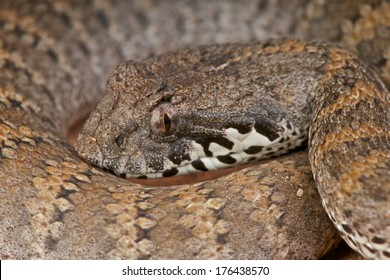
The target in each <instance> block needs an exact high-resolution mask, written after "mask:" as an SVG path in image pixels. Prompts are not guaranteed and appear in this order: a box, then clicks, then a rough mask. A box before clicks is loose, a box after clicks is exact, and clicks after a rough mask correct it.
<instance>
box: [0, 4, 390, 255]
mask: <svg viewBox="0 0 390 280" xmlns="http://www.w3.org/2000/svg"><path fill="white" fill-rule="evenodd" d="M124 2H125V1H124ZM161 2H162V1H155V3H154V2H152V1H151V2H143V1H140V2H139V3H138V2H137V3H132V2H131V3H129V2H125V3H122V2H120V1H118V2H115V3H107V2H105V1H93V2H92V4H91V3H84V2H83V1H74V3H73V2H72V1H53V2H44V1H42V3H36V2H34V3H29V2H28V1H1V3H0V38H1V44H0V106H1V109H0V119H1V121H0V137H1V139H2V141H1V148H0V180H1V191H0V248H1V249H0V256H1V257H2V258H47V259H48V258H279V259H281V258H290V259H291V258H299V259H302V258H318V257H320V256H322V255H324V254H325V253H326V252H327V251H329V250H330V249H331V248H332V247H334V245H335V244H336V243H337V242H338V239H339V238H338V236H337V233H336V231H335V230H334V228H333V226H332V224H331V223H330V222H329V221H328V220H327V216H326V213H325V212H324V211H323V210H322V208H321V206H320V205H319V203H318V201H319V197H318V194H317V192H316V190H315V189H314V188H313V184H314V183H313V180H312V178H311V175H310V174H311V173H310V168H309V165H308V161H307V158H306V156H305V154H304V153H303V152H300V153H297V154H293V155H288V156H285V157H282V158H280V159H278V160H277V161H273V162H269V163H266V164H265V165H262V166H261V168H254V167H252V168H246V169H244V170H242V171H239V172H235V173H233V174H230V175H228V176H226V177H222V178H219V179H217V180H215V181H211V182H206V183H200V184H195V185H185V186H180V187H170V188H153V187H142V186H139V185H135V184H132V183H129V182H127V181H125V180H123V179H121V178H117V177H115V176H113V175H110V174H108V173H105V172H103V171H100V170H98V169H96V168H94V167H92V166H89V165H87V164H86V163H84V162H83V161H81V160H80V159H79V157H78V156H77V154H76V153H75V151H74V149H73V147H72V146H70V145H69V144H68V143H67V142H66V141H65V138H64V134H65V132H66V131H67V130H68V127H69V124H71V123H72V122H73V121H74V120H75V116H76V115H80V113H82V112H83V111H88V110H89V108H90V107H92V106H94V105H95V104H96V102H97V100H98V99H99V97H100V96H101V93H102V88H103V85H104V83H105V82H104V78H102V77H107V76H108V73H109V71H111V69H113V68H114V66H115V65H116V64H118V62H119V61H120V60H122V59H123V58H124V57H126V58H133V59H136V60H142V59H143V58H146V57H148V56H149V55H151V54H159V53H162V52H163V51H166V50H171V49H176V48H179V47H183V46H188V45H191V46H194V45H196V44H203V43H214V42H218V43H220V42H229V41H249V40H251V39H261V38H263V37H264V36H266V34H271V35H298V36H303V37H306V36H307V37H314V35H312V34H320V33H321V32H318V31H317V30H315V28H314V31H311V29H310V28H311V25H310V24H307V23H308V22H311V21H314V22H321V19H324V18H327V16H326V13H327V12H329V13H330V14H332V16H333V17H334V20H333V21H331V22H327V21H325V23H323V25H324V26H325V27H324V28H329V26H332V25H336V26H338V27H337V28H332V29H331V30H334V32H331V33H330V32H323V35H324V37H323V39H330V40H342V39H343V40H344V41H345V43H346V44H347V45H350V46H351V47H350V48H351V49H352V50H355V51H358V52H363V53H370V56H369V57H368V62H369V63H371V65H373V66H374V67H375V68H376V70H377V71H378V73H380V74H381V77H382V79H383V80H384V81H385V82H386V81H387V82H388V81H389V77H388V73H389V71H388V68H389V62H388V59H387V58H388V57H389V55H388V52H389V50H388V49H386V46H387V48H388V46H389V44H388V43H387V44H386V43H383V41H384V42H388V38H389V36H382V37H381V36H375V35H376V34H377V33H378V32H377V30H380V31H381V34H383V30H385V32H386V31H387V32H388V26H389V24H388V17H384V16H383V15H388V14H389V13H388V12H387V11H388V9H389V8H388V7H389V6H388V4H387V3H384V4H378V5H377V6H375V7H374V8H373V9H371V8H370V7H369V6H367V5H363V6H361V7H360V8H359V5H357V4H356V3H354V4H351V5H352V7H350V9H340V10H342V12H341V13H344V12H346V11H347V12H346V13H348V16H351V18H354V19H355V20H354V21H347V22H344V21H343V22H342V21H341V20H340V19H344V18H345V17H342V16H339V15H338V14H337V13H335V12H334V10H332V7H337V4H333V5H331V4H330V5H326V6H325V5H323V4H321V1H318V2H316V1H313V2H312V3H309V4H308V5H307V6H305V7H303V8H300V7H301V4H302V3H299V1H286V3H278V4H277V5H275V6H273V5H274V4H265V3H262V2H261V1H260V2H259V3H253V4H251V5H248V6H245V7H244V5H239V4H236V3H234V1H232V2H224V3H215V4H214V3H208V1H205V2H207V3H202V4H203V5H198V4H196V3H195V4H192V3H181V4H177V3H176V5H173V3H169V2H164V3H161ZM302 2H305V1H302ZM377 2H380V1H377ZM75 3H77V6H76V4H75ZM235 5H239V8H238V7H235ZM252 5H253V6H252ZM281 5H288V7H285V9H279V7H280V6H281ZM182 6H186V7H182ZM291 11H296V13H291ZM302 13H303V14H304V15H305V16H304V17H302ZM357 15H361V18H362V19H361V20H360V21H359V19H356V18H357V17H356V16H357ZM301 17H302V18H303V19H302V21H299V23H298V24H296V25H295V26H294V25H293V24H292V23H294V22H296V21H295V19H297V18H299V19H300V18H301ZM280 18H283V19H284V20H283V22H278V21H276V22H275V19H280ZM365 18H368V19H369V20H368V23H366V21H364V19H365ZM386 20H387V21H386ZM341 22H342V24H341ZM321 24H322V23H321ZM321 24H318V25H321ZM291 26H293V27H291ZM313 26H315V27H316V28H317V24H315V25H313ZM341 26H342V27H343V31H341ZM365 26H368V27H367V30H368V31H367V30H366V29H364V28H361V27H365ZM358 27H359V28H358ZM362 30H363V31H362ZM266 32H267V33H266ZM343 32H344V33H343ZM372 33H373V34H374V36H369V35H365V37H364V36H360V34H372ZM349 34H352V35H351V36H350V37H348V35H349ZM342 35H345V36H344V37H343V36H342ZM327 36H329V37H330V38H328V37H327ZM359 36H360V37H359ZM341 37H343V38H341ZM376 38H379V42H378V41H374V42H373V43H372V44H370V43H369V42H370V41H371V40H374V39H376ZM381 40H382V41H381ZM386 40H387V41H386ZM292 42H295V41H292ZM283 44H287V45H289V44H291V41H289V40H287V41H285V43H283V42H282V43H281V45H283ZM296 44H297V45H298V46H299V45H300V44H301V43H299V42H296ZM119 46H120V47H119ZM370 46H374V47H373V48H372V49H373V50H375V51H370ZM376 46H379V47H376ZM381 46H383V47H381ZM287 51H290V50H289V49H288V48H287ZM337 52H339V50H338V49H336V50H335V53H336V54H337ZM340 52H341V53H340V54H338V55H337V56H336V57H335V58H332V60H331V61H330V62H329V65H330V66H329V68H330V69H329V72H328V73H329V75H324V77H323V79H327V78H328V79H332V77H334V73H336V74H337V73H338V72H337V69H339V67H342V65H343V63H348V62H349V61H350V60H353V59H354V58H353V57H351V55H350V53H345V52H343V51H340ZM378 57H380V58H381V59H378ZM344 58H345V59H344ZM341 69H343V68H341ZM332 75H333V76H332ZM368 83H369V84H368V85H363V87H362V88H360V86H361V85H356V91H357V90H359V91H362V92H363V93H361V95H362V96H365V97H366V98H367V101H370V100H371V101H373V104H375V106H376V103H378V102H377V100H379V101H380V102H379V103H380V105H379V107H382V108H388V107H389V106H388V96H387V95H386V94H385V93H384V92H385V90H384V89H383V87H381V85H380V84H376V83H372V82H371V80H368ZM365 86H366V87H367V86H371V87H374V88H375V89H376V90H375V91H374V92H375V95H376V96H375V95H373V96H370V94H368V93H367V94H366V92H367V90H366V89H365ZM359 96H360V95H359ZM376 97H377V98H376ZM378 97H383V98H378ZM326 98H331V97H326ZM318 102H320V101H318ZM328 102H330V101H328ZM386 102H387V103H386ZM368 103H369V102H368ZM326 104H328V103H326ZM329 104H330V105H331V103H329ZM361 108H362V109H361V110H365V108H366V107H365V106H363V107H361ZM328 110H331V109H328ZM387 110H388V109H387ZM324 112H326V111H324ZM370 112H371V111H370ZM368 114H369V116H373V115H371V113H368ZM384 114H388V112H387V111H386V110H384ZM384 114H381V118H378V119H377V120H378V121H379V122H380V121H382V123H379V124H378V123H377V122H373V123H372V125H369V126H368V127H363V126H362V129H361V130H362V131H365V132H366V133H369V134H370V135H371V134H373V135H374V137H375V135H378V137H377V138H378V139H379V138H380V137H379V136H380V135H382V138H383V139H382V140H380V141H379V142H378V141H376V140H375V141H374V140H373V142H372V143H371V142H369V144H368V145H374V144H375V145H376V144H378V146H371V149H370V150H371V151H373V154H371V155H367V154H364V153H363V154H360V155H359V156H360V158H359V157H354V158H349V157H345V159H346V160H347V161H348V160H349V161H353V162H357V163H356V164H353V166H354V170H352V171H350V173H351V172H352V173H357V174H362V173H364V172H366V171H364V170H362V169H361V164H359V162H360V161H361V160H367V162H369V163H370V164H372V166H374V167H375V164H378V165H383V164H386V162H387V164H388V158H386V156H388V154H389V153H388V146H386V143H387V142H388V134H386V133H388V131H389V130H388V127H386V125H387V123H386V121H385V120H386V118H384ZM315 115H316V116H318V120H317V121H316V122H315V123H317V124H321V123H322V120H323V119H324V118H326V117H327V116H328V115H324V116H321V113H315ZM336 118H340V116H338V115H336ZM387 119H388V118H387ZM343 122H345V121H343ZM368 124H371V123H368ZM341 128H342V127H341ZM318 129H324V132H323V133H319V136H314V137H319V138H314V137H313V139H312V143H313V144H312V145H313V149H312V150H311V151H314V150H317V149H318V150H319V151H320V152H319V153H314V152H311V155H310V157H311V158H312V162H314V163H315V162H317V161H319V162H322V161H325V162H326V161H328V160H331V158H329V156H328V155H332V153H336V152H337V151H338V149H343V147H344V146H343V145H342V143H343V142H340V143H339V142H338V143H336V144H334V145H327V143H328V142H327V141H324V140H323V139H321V137H325V138H326V135H328V132H327V131H326V125H325V126H320V127H319V128H318ZM370 129H372V130H370ZM381 129H382V131H381ZM312 130H313V129H312ZM345 131H346V130H345ZM345 131H344V133H345V135H347V133H346V132H345ZM359 133H360V132H359ZM375 133H377V134H375ZM382 133H383V134H382ZM316 135H317V134H316ZM359 135H360V134H358V135H357V138H359ZM362 135H364V133H363V134H362ZM329 137H330V136H329ZM345 139H347V140H348V137H345ZM386 140H387V141H386ZM381 141H382V142H381ZM357 143H358V142H357ZM359 143H360V142H359ZM370 143H371V144H370ZM326 145H327V147H324V146H326ZM357 145H358V146H359V145H363V144H357ZM387 145H388V144H387ZM386 149H387V150H386ZM324 151H330V153H328V152H327V153H324ZM359 151H361V150H360V149H359ZM354 156H356V154H354ZM313 157H316V158H313ZM378 159H379V160H382V162H381V163H376V161H377V160H378ZM331 167H332V168H335V166H331ZM316 168H318V165H315V164H314V169H316ZM372 170H376V169H374V168H372ZM382 170H385V172H384V173H386V170H388V169H382ZM369 171H370V169H369V170H368V171H367V172H368V173H367V174H368V176H366V177H364V179H365V178H371V177H370V176H373V177H378V176H380V178H384V179H383V180H387V182H381V181H380V180H376V181H373V185H374V187H375V190H379V191H382V192H380V194H381V195H382V196H380V197H383V198H384V199H383V201H386V197H387V201H388V187H387V189H386V186H388V178H389V176H388V173H387V175H383V176H382V174H376V173H375V172H374V173H369ZM323 172H328V173H329V174H332V172H336V171H334V170H333V169H331V170H330V171H326V170H325V171H323ZM337 172H339V174H340V175H341V176H340V178H342V177H343V174H346V173H348V172H346V171H345V170H343V169H339V170H338V171H337ZM387 172H388V171H387ZM274 174H281V175H279V176H278V177H275V175H274ZM322 176H323V178H324V180H322V177H318V176H316V181H317V182H319V184H320V185H321V184H324V185H325V184H327V182H326V180H332V177H331V178H328V177H327V176H326V175H322ZM349 178H351V181H352V182H351V183H350V182H348V184H347V185H346V186H347V187H346V188H345V189H344V192H345V193H347V194H349V193H352V194H353V195H352V196H355V194H354V193H353V192H352V190H356V189H358V190H359V189H361V188H362V186H363V183H362V181H361V178H360V177H358V176H355V175H353V174H352V176H349V177H345V179H346V180H348V181H349ZM370 181H371V180H370ZM334 185H335V186H336V185H337V184H334ZM371 190H374V188H372V189H371ZM359 193H360V194H359ZM376 193H378V192H376ZM335 196H336V197H334V199H335V200H334V201H333V200H332V201H330V200H329V199H326V198H325V201H326V205H325V207H326V208H328V209H331V212H333V214H332V216H333V217H334V218H337V219H339V220H340V219H341V220H343V219H345V216H347V218H349V216H348V213H350V211H347V212H346V213H339V212H340V211H341V210H339V211H335V209H336V210H337V209H341V208H339V206H335V205H333V203H337V202H339V203H341V204H344V201H342V199H341V198H340V197H339V196H337V195H335ZM347 197H348V195H347ZM357 197H358V198H359V199H362V200H363V202H364V199H365V196H364V195H361V192H357ZM363 202H362V204H364V203H363ZM378 205H379V206H378V207H382V208H383V207H385V206H381V204H378ZM348 207H349V206H348ZM348 207H347V208H346V209H347V210H349V208H348ZM375 207H376V206H375ZM386 209H387V210H386ZM355 210H356V209H354V210H353V211H355ZM356 211H360V210H356ZM384 211H387V212H388V208H384ZM379 213H383V212H379ZM345 214H346V215H345ZM340 217H341V218H340ZM387 220H388V219H387ZM373 223H379V227H380V226H383V220H382V221H375V222H372V223H371V224H373ZM366 224H367V221H364V220H363V221H356V224H354V225H352V226H349V227H346V226H344V227H343V226H341V227H342V232H344V234H346V233H350V231H351V232H352V233H354V235H356V232H358V234H359V236H361V238H363V239H364V238H366V239H370V240H372V241H373V242H374V243H375V244H379V243H383V244H384V245H383V244H380V245H381V248H380V250H378V249H379V248H376V247H375V248H369V249H367V248H366V249H365V248H361V250H360V252H362V253H364V254H365V255H367V256H369V257H386V256H387V255H386V252H388V251H386V250H388V247H387V249H386V248H385V247H386V246H388V243H389V242H388V241H386V240H385V241H384V242H383V241H382V240H379V239H380V238H381V236H379V235H378V232H376V231H375V230H374V232H372V229H371V226H369V227H367V226H366ZM377 226H378V225H375V224H373V225H372V228H377ZM297 233H298V234H297ZM382 237H383V238H387V240H388V230H387V235H386V231H385V232H384V236H382ZM346 238H347V239H350V237H348V236H347V237H346ZM373 239H374V240H375V241H374V240H373ZM349 242H350V244H351V243H352V245H353V241H349ZM370 246H371V245H370ZM356 247H360V245H356ZM382 248H385V249H384V250H383V249H382ZM367 250H368V251H370V250H374V251H373V252H369V253H367ZM387 257H388V256H387Z"/></svg>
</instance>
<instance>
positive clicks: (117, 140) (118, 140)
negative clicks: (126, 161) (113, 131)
mask: <svg viewBox="0 0 390 280" xmlns="http://www.w3.org/2000/svg"><path fill="white" fill-rule="evenodd" d="M124 140H125V137H124V136H123V134H120V135H119V136H118V137H116V138H115V144H116V145H117V146H118V147H119V148H120V147H122V145H123V142H124Z"/></svg>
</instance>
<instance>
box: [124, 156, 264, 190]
mask: <svg viewBox="0 0 390 280" xmlns="http://www.w3.org/2000/svg"><path fill="white" fill-rule="evenodd" d="M270 160H271V159H265V160H260V161H256V162H252V163H248V164H243V165H239V166H233V167H229V168H226V169H218V170H212V171H207V172H197V173H192V174H186V175H181V176H173V177H167V178H156V179H150V178H148V179H140V178H128V179H126V180H127V181H129V182H132V183H136V184H139V185H143V186H151V187H173V186H180V185H187V184H196V183H202V182H207V181H213V180H216V179H218V178H220V177H223V176H227V175H229V174H231V173H233V172H236V171H239V170H241V169H245V168H250V167H252V166H257V165H262V164H265V163H267V162H269V161H270Z"/></svg>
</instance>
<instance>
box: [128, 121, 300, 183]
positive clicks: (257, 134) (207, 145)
mask: <svg viewBox="0 0 390 280" xmlns="http://www.w3.org/2000/svg"><path fill="white" fill-rule="evenodd" d="M279 127H280V128H281V129H280V132H278V133H276V132H274V131H270V130H267V128H266V127H265V126H261V125H256V123H255V125H254V126H253V127H252V128H251V129H250V131H249V132H247V133H243V134H242V133H240V131H239V130H238V129H236V128H232V127H230V128H227V129H225V131H224V135H225V136H224V137H223V138H221V137H219V138H215V139H213V138H211V139H207V140H205V139H201V140H198V141H195V140H193V141H192V142H191V149H190V152H189V153H190V154H189V156H187V157H185V158H186V159H187V160H184V161H182V162H180V163H179V164H177V163H178V162H176V163H174V162H172V161H170V160H168V163H167V164H166V166H167V168H166V169H165V170H164V171H163V172H159V173H148V174H145V175H141V174H139V175H134V174H126V177H128V178H135V177H137V178H139V177H142V178H163V177H171V176H176V175H185V174H190V173H195V172H203V171H211V170H217V169H223V168H228V167H232V166H236V165H240V164H243V163H247V162H252V161H254V160H260V159H266V158H270V157H273V156H278V155H281V154H285V153H287V152H288V151H290V150H292V149H295V148H297V147H299V146H301V145H302V143H303V142H304V141H305V139H306V132H305V131H306V130H300V129H299V128H296V127H294V125H293V124H291V123H288V122H287V121H285V120H283V121H281V122H280V123H279Z"/></svg>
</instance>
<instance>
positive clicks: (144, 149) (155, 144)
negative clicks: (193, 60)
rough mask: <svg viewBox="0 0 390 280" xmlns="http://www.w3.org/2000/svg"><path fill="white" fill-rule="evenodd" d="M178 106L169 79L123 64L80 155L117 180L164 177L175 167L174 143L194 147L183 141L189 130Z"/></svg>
mask: <svg viewBox="0 0 390 280" xmlns="http://www.w3.org/2000/svg"><path fill="white" fill-rule="evenodd" d="M178 101H180V100H179V98H176V97H175V96H174V95H173V94H172V92H171V89H170V88H169V87H168V86H167V83H166V81H165V79H164V78H162V77H159V76H157V75H156V74H154V73H153V72H151V71H150V69H148V68H147V67H146V65H145V64H142V63H137V62H133V61H127V62H125V63H122V64H120V65H119V66H118V67H117V68H116V69H115V70H114V72H113V73H112V74H111V77H110V79H109V81H108V83H107V86H106V94H105V96H104V97H103V98H102V100H101V102H100V103H99V105H98V106H97V108H96V109H95V110H94V111H93V112H92V114H91V115H90V117H89V118H88V120H87V121H86V123H85V125H84V127H83V129H82V131H81V133H80V135H79V136H78V139H77V142H76V150H77V152H78V153H79V155H80V156H81V157H82V158H84V159H85V160H86V161H88V162H91V163H92V164H94V165H97V166H99V167H101V168H104V169H107V170H111V171H113V172H114V173H115V174H116V175H120V176H123V177H144V175H145V174H159V176H162V174H163V172H164V171H165V170H171V167H172V161H171V160H170V159H169V155H170V154H172V151H171V150H172V144H173V143H176V145H173V147H176V149H177V147H178V146H180V149H186V150H188V147H189V145H186V144H185V141H179V142H180V143H178V141H177V138H178V134H179V135H180V134H181V135H182V134H185V130H186V128H185V126H183V125H180V117H179V115H180V113H179V111H178V110H177V108H176V106H175V103H177V102H178ZM181 109H183V108H181ZM179 127H180V129H179ZM183 130H184V131H183ZM186 147H187V148H186ZM177 160H178V159H177V158H176V161H177ZM172 175H173V174H172ZM157 176H158V175H155V177H157Z"/></svg>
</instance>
